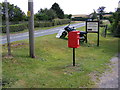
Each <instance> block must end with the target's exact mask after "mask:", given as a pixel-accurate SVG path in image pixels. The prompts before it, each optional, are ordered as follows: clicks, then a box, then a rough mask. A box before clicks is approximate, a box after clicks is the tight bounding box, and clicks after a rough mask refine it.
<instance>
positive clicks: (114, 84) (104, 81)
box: [96, 54, 120, 88]
mask: <svg viewBox="0 0 120 90" xmlns="http://www.w3.org/2000/svg"><path fill="white" fill-rule="evenodd" d="M118 56H120V54H119V55H117V56H116V57H113V58H112V59H111V60H110V61H111V63H110V64H109V66H110V68H111V70H110V71H108V70H107V71H105V73H103V74H102V76H101V77H100V78H99V80H100V81H98V82H97V84H96V87H98V88H118V60H119V58H118Z"/></svg>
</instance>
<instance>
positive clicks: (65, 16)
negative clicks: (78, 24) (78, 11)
mask: <svg viewBox="0 0 120 90" xmlns="http://www.w3.org/2000/svg"><path fill="white" fill-rule="evenodd" d="M71 17H72V14H65V15H64V18H68V19H71Z"/></svg>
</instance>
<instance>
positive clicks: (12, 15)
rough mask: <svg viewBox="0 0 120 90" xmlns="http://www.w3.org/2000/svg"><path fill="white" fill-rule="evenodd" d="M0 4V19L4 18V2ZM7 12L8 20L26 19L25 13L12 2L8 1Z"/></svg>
mask: <svg viewBox="0 0 120 90" xmlns="http://www.w3.org/2000/svg"><path fill="white" fill-rule="evenodd" d="M1 5H2V12H1V13H2V20H3V21H4V20H5V2H3V3H1ZM8 14H9V20H10V21H15V22H17V21H23V20H25V19H26V15H25V13H24V12H23V11H22V10H21V9H20V8H19V7H18V6H15V5H14V4H10V3H8Z"/></svg>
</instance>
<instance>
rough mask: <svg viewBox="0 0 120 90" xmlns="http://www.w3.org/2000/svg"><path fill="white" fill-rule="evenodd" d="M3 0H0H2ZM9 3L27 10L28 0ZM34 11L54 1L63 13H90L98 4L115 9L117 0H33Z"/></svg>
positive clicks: (15, 0)
mask: <svg viewBox="0 0 120 90" xmlns="http://www.w3.org/2000/svg"><path fill="white" fill-rule="evenodd" d="M3 1H4V0H0V2H3ZM7 1H8V2H10V3H11V4H14V5H17V6H18V7H20V8H21V10H23V11H24V12H25V13H27V10H28V0H7ZM33 1H34V13H37V12H38V10H39V9H40V8H50V7H51V6H52V5H53V4H54V3H55V2H56V3H58V4H59V5H60V7H61V9H63V11H64V13H65V14H73V15H75V14H90V13H92V12H93V9H95V10H97V9H98V8H99V7H100V6H105V7H106V8H105V11H107V12H110V11H113V12H114V11H115V8H117V7H118V2H119V0H33Z"/></svg>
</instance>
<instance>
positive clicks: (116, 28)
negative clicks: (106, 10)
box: [111, 8, 120, 37]
mask: <svg viewBox="0 0 120 90" xmlns="http://www.w3.org/2000/svg"><path fill="white" fill-rule="evenodd" d="M112 18H113V23H112V28H111V30H112V32H113V34H114V36H117V37H120V8H118V9H117V11H116V12H115V13H114V14H113V16H112Z"/></svg>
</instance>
